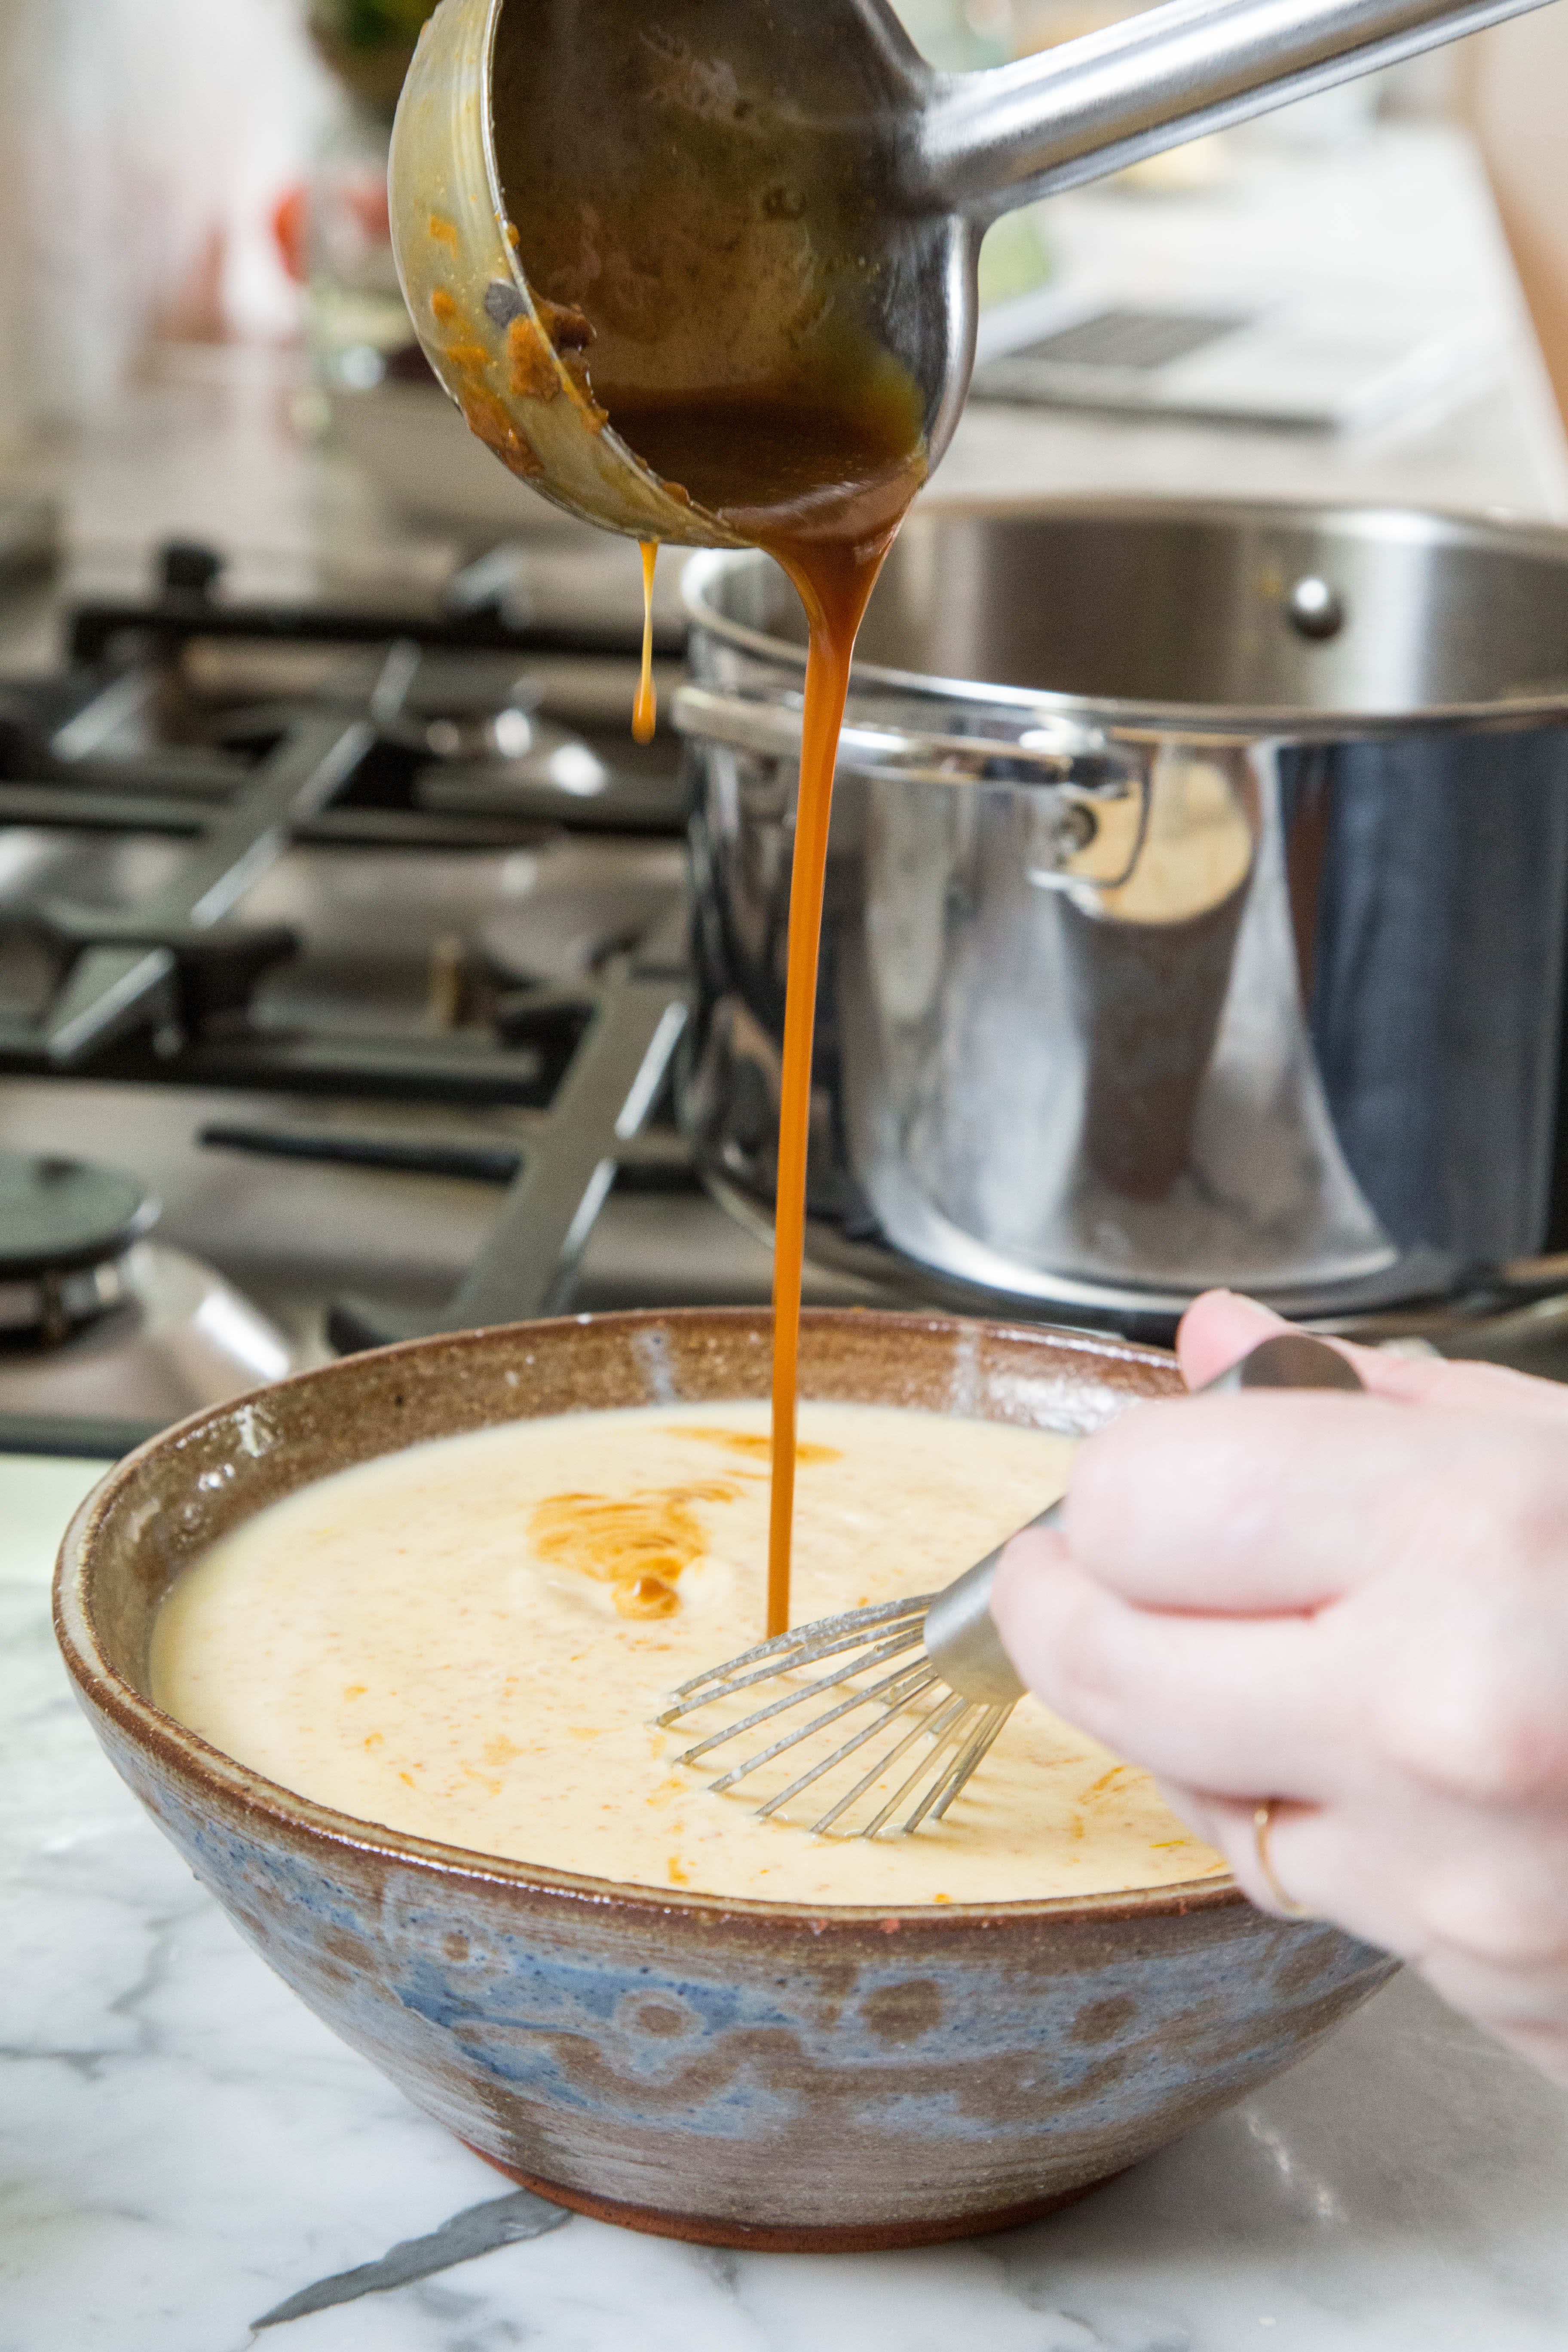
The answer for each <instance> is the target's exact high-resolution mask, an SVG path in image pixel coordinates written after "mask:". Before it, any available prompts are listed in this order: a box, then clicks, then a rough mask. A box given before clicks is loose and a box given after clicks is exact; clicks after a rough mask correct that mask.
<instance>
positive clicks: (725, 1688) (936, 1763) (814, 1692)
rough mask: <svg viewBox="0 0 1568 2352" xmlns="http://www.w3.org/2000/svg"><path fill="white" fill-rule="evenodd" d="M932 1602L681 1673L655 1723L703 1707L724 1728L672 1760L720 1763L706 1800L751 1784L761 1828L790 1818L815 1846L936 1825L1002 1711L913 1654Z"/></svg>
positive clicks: (843, 1620) (924, 1599) (877, 1613)
mask: <svg viewBox="0 0 1568 2352" xmlns="http://www.w3.org/2000/svg"><path fill="white" fill-rule="evenodd" d="M930 1606H931V1595H930V1594H922V1595H920V1596H918V1597H915V1598H912V1599H910V1600H907V1601H889V1602H888V1603H887V1604H886V1605H885V1606H884V1607H882V1608H879V1609H858V1610H854V1611H852V1612H849V1613H847V1615H844V1616H840V1617H828V1618H824V1619H822V1620H820V1621H819V1622H817V1623H816V1624H814V1625H805V1626H802V1627H801V1628H800V1629H799V1630H798V1631H797V1632H795V1633H781V1634H779V1635H778V1636H777V1637H776V1638H775V1639H774V1640H773V1641H771V1642H763V1643H759V1644H758V1646H757V1647H756V1648H755V1649H754V1650H748V1651H746V1652H745V1653H744V1654H743V1655H742V1656H741V1657H738V1658H731V1660H730V1661H729V1662H728V1663H727V1664H724V1665H721V1666H715V1667H713V1668H711V1669H710V1671H709V1672H708V1673H706V1674H702V1675H696V1676H694V1677H693V1679H692V1680H691V1681H690V1682H689V1683H685V1684H683V1685H682V1686H681V1687H680V1689H679V1691H677V1692H676V1694H675V1698H674V1702H673V1704H672V1705H671V1706H669V1707H668V1708H667V1709H666V1711H665V1713H664V1714H663V1715H661V1716H660V1717H659V1718H658V1720H659V1723H660V1724H661V1725H663V1726H665V1727H669V1726H671V1725H674V1724H676V1723H679V1722H682V1721H684V1720H685V1719H686V1718H687V1717H692V1716H696V1715H698V1714H699V1713H705V1712H707V1711H709V1710H714V1711H716V1712H720V1713H721V1714H723V1715H724V1716H725V1717H727V1719H726V1720H725V1721H724V1722H723V1723H722V1724H721V1727H719V1728H717V1729H715V1730H713V1731H711V1732H710V1733H708V1734H707V1736H706V1737H705V1738H701V1739H699V1740H698V1741H697V1743H696V1745H695V1746H694V1747H691V1748H687V1750H686V1751H685V1753H684V1754H683V1755H682V1756H680V1757H679V1759H678V1761H679V1763H681V1764H685V1765H694V1766H695V1765H700V1764H701V1763H703V1762H704V1761H705V1760H706V1759H710V1758H711V1759H713V1760H714V1761H717V1762H721V1763H725V1764H726V1769H724V1770H723V1771H722V1772H721V1776H720V1778H719V1779H718V1780H715V1781H713V1783H712V1784H711V1785H712V1788H713V1790H714V1791H715V1792H716V1793H722V1792H723V1791H724V1790H729V1789H732V1788H734V1787H736V1786H737V1784H738V1783H739V1782H741V1781H742V1780H752V1781H753V1785H755V1786H756V1787H758V1788H763V1787H765V1788H766V1790H767V1794H766V1796H765V1798H764V1800H763V1803H762V1804H760V1805H759V1806H758V1807H757V1809H756V1810H757V1811H758V1813H759V1814H760V1816H761V1817H762V1818H763V1820H773V1819H774V1818H784V1819H787V1820H791V1821H795V1820H797V1819H798V1820H799V1821H800V1822H801V1824H802V1826H804V1827H806V1828H809V1829H810V1830H811V1831H812V1832H813V1833H814V1834H815V1835H816V1836H818V1837H827V1836H837V1837H879V1836H884V1835H886V1836H908V1835H910V1832H913V1831H915V1830H918V1829H919V1828H920V1826H921V1822H926V1821H940V1820H941V1819H942V1815H943V1814H944V1813H945V1812H946V1811H947V1810H948V1808H949V1806H950V1805H951V1804H952V1802H953V1801H954V1799H955V1798H956V1797H957V1796H958V1794H959V1792H960V1790H962V1789H963V1786H964V1784H965V1782H966V1781H967V1780H969V1778H970V1776H971V1775H972V1774H973V1772H974V1770H975V1769H976V1768H977V1767H978V1766H979V1764H980V1763H981V1762H982V1760H983V1759H984V1757H985V1755H986V1753H987V1752H988V1750H989V1749H990V1748H991V1746H992V1744H993V1742H994V1740H995V1738H996V1736H997V1734H998V1733H999V1732H1000V1730H1001V1728H1002V1726H1003V1725H1004V1723H1005V1721H1006V1719H1007V1717H1008V1716H1009V1714H1010V1713H1011V1712H1012V1708H1011V1705H1010V1704H1009V1705H1005V1706H1004V1705H987V1704H985V1703H984V1702H977V1701H975V1700H973V1699H969V1698H964V1697H963V1696H960V1695H959V1694H958V1693H956V1692H955V1691H953V1690H952V1689H951V1688H950V1687H949V1686H948V1685H947V1684H946V1683H944V1681H943V1680H942V1675H940V1674H939V1673H938V1672H937V1669H936V1667H935V1666H934V1665H933V1664H931V1659H930V1657H929V1655H928V1654H927V1651H926V1644H925V1622H926V1612H927V1611H928V1609H929V1608H930ZM818 1667H823V1668H825V1669H826V1671H825V1672H822V1673H817V1672H816V1668H818ZM764 1690H765V1693H766V1695H765V1696H763V1703H762V1704H761V1705H760V1706H749V1705H748V1704H747V1701H746V1698H745V1696H743V1695H744V1694H746V1693H752V1694H756V1695H758V1696H762V1695H763V1692H764ZM737 1707H739V1708H740V1709H741V1710H742V1711H741V1713H740V1714H739V1716H738V1717H737V1715H736V1713H735V1710H736V1708H737ZM775 1726H776V1727H777V1729H776V1731H775V1729H774V1727H775ZM731 1757H734V1758H736V1759H738V1760H736V1761H734V1762H728V1761H727V1759H729V1758H731ZM797 1768H798V1769H797ZM757 1776H761V1777H760V1778H758V1777H757ZM779 1781H782V1782H783V1783H784V1785H783V1786H774V1785H773V1784H774V1783H775V1782H779ZM802 1800H804V1801H805V1802H804V1804H803V1803H802V1802H801V1801H802ZM824 1800H826V1808H825V1810H824V1811H821V1812H820V1813H816V1814H815V1817H813V1814H814V1809H815V1808H816V1806H817V1805H819V1804H822V1803H823V1801H824Z"/></svg>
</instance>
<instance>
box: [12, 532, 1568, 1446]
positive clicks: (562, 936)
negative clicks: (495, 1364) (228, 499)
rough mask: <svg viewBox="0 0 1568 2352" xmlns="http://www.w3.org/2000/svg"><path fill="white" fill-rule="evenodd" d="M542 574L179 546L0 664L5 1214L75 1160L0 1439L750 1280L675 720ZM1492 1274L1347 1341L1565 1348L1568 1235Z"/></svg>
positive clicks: (1498, 1352)
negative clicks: (697, 969) (308, 587)
mask: <svg viewBox="0 0 1568 2352" xmlns="http://www.w3.org/2000/svg"><path fill="white" fill-rule="evenodd" d="M559 569H560V567H559V566H556V567H554V570H553V572H552V559H550V558H549V557H548V556H546V557H541V556H539V555H538V553H537V552H536V551H520V550H516V549H509V548H504V547H503V548H499V549H496V550H493V551H490V552H489V554H487V555H486V556H485V557H483V558H482V559H481V560H480V561H479V562H475V563H474V564H473V565H471V566H470V567H469V568H468V570H467V571H465V572H459V573H458V575H457V576H456V578H455V579H454V580H453V582H452V583H451V585H450V587H449V588H448V589H447V593H446V594H445V596H444V597H443V598H442V599H441V600H440V601H439V602H430V601H428V600H424V601H421V600H418V599H416V598H413V597H411V598H410V600H409V603H408V604H407V606H406V608H403V607H399V606H397V605H395V604H388V603H387V602H385V601H384V600H382V601H377V602H376V603H374V604H363V605H356V604H344V603H336V602H327V603H316V602H301V603H260V602H254V601H249V602H247V601H244V600H242V599H238V598H236V597H234V596H231V595H230V594H228V593H226V588H225V583H224V577H223V572H224V567H223V565H222V562H221V561H220V559H219V557H218V556H217V554H216V551H213V550H210V549H208V548H205V547H203V546H198V545H194V544H189V543H176V544H173V545H170V546H168V547H166V548H165V549H164V550H163V552H162V555H161V557H160V559H159V562H158V566H157V573H156V578H155V581H154V583H153V588H152V591H151V593H148V594H147V595H145V596H142V597H134V596H132V597H121V598H104V597H94V598H91V599H89V600H86V601H81V602H78V603H76V604H72V605H70V606H69V607H68V609H67V610H66V611H65V613H64V615H63V647H62V658H61V660H60V662H59V664H58V667H54V668H52V669H49V670H47V671H46V672H44V673H42V674H38V675H29V676H26V677H8V678H0V1154H5V1155H6V1156H5V1158H3V1159H0V1194H4V1195H5V1197H0V1226H3V1227H5V1230H6V1231H9V1230H10V1229H11V1228H12V1227H13V1226H15V1225H16V1217H15V1216H14V1215H13V1214H12V1209H13V1208H14V1207H15V1204H16V1202H18V1201H20V1200H22V1199H23V1198H24V1197H27V1198H32V1199H34V1200H35V1201H36V1200H37V1199H38V1198H41V1197H44V1196H45V1195H48V1196H49V1197H50V1198H51V1199H52V1200H53V1201H54V1202H55V1204H56V1205H57V1206H58V1204H59V1203H60V1202H62V1201H64V1200H65V1198H66V1197H67V1195H68V1194H71V1193H72V1191H73V1187H74V1188H77V1190H78V1191H79V1192H80V1195H81V1198H82V1200H83V1201H86V1200H88V1199H92V1200H94V1201H95V1202H96V1203H97V1206H96V1209H95V1212H94V1213H95V1214H96V1215H97V1216H98V1219H99V1223H100V1226H103V1227H104V1228H105V1230H103V1231H102V1232H100V1234H99V1235H98V1239H97V1241H96V1242H95V1243H94V1244H93V1246H92V1247H91V1248H90V1249H89V1251H88V1252H87V1254H86V1255H85V1256H84V1255H81V1254H80V1253H79V1252H78V1253H77V1254H76V1255H73V1244H72V1241H71V1236H70V1234H69V1233H68V1232H64V1234H63V1237H62V1236H61V1235H60V1234H54V1235H52V1236H51V1237H48V1238H47V1239H46V1240H44V1241H43V1242H41V1243H39V1244H38V1245H37V1246H36V1247H32V1246H30V1249H29V1250H23V1251H20V1253H18V1251H17V1250H15V1249H13V1250H12V1251H10V1253H9V1254H8V1255H7V1254H6V1252H5V1248H4V1247H3V1246H0V1452H5V1451H10V1452H19V1451H20V1452H31V1451H37V1452H49V1453H79V1454H93V1455H102V1454H112V1453H115V1452H119V1451H122V1450H124V1448H125V1447H127V1446H129V1445H131V1444H135V1443H137V1442H139V1441H140V1439H141V1438H142V1437H143V1436H144V1435H147V1434H150V1433H152V1432H153V1430H154V1429H156V1428H158V1427H162V1426H165V1425H166V1424H167V1423H168V1422H169V1421H170V1420H171V1419H173V1418H175V1417H177V1416H178V1414H180V1413H181V1412H185V1411H188V1410H192V1409H194V1408H195V1406H197V1405H199V1404H201V1403H204V1402H208V1401H209V1400H211V1399H214V1398H216V1397H221V1396H224V1395H229V1394H235V1393H238V1392H240V1391H243V1390H245V1389H247V1388H250V1387H253V1386H255V1385H256V1384H257V1383H258V1381H262V1380H267V1379H272V1378H276V1377H278V1376H279V1375H280V1374H282V1373H283V1372H286V1371H287V1370H290V1369H303V1368H305V1367H307V1366H309V1365H310V1364H313V1363H317V1362H321V1361H323V1360H326V1359H327V1358H329V1357H330V1356H331V1354H333V1353H334V1352H338V1353H341V1352H346V1351H350V1350H353V1349H359V1348H364V1347H370V1346H374V1345H378V1344H381V1343H383V1342H384V1341H387V1340H391V1339H400V1338H405V1337H410V1336H414V1335H415V1334H417V1333H420V1332H426V1331H435V1330H443V1329H461V1328H469V1327H472V1326H475V1325H479V1324H484V1323H493V1322H501V1321H510V1320H518V1319H524V1318H529V1317H531V1316H536V1315H541V1314H553V1313H560V1312H563V1311H566V1310H568V1309H573V1310H583V1311H591V1310H595V1309H609V1308H614V1307H668V1306H681V1305H723V1304H735V1305H742V1304H752V1303H758V1302H762V1301H764V1300H765V1299H766V1298H767V1297H768V1295H769V1290H770V1286H771V1272H772V1269H771V1263H770V1256H769V1253H768V1250H767V1248H766V1246H765V1242H764V1240H763V1238H760V1237H758V1236H757V1235H756V1234H752V1233H749V1232H747V1231H746V1230H744V1229H743V1228H742V1226H741V1225H740V1224H738V1223H735V1222H733V1221H732V1219H731V1217H730V1216H729V1215H728V1214H726V1213H725V1212H724V1211H722V1210H721V1209H720V1208H719V1207H718V1206H716V1205H715V1204H714V1202H712V1201H711V1200H710V1198H709V1197H708V1195H707V1193H706V1192H704V1190H703V1189H702V1187H701V1185H700V1182H699V1181H698V1179H697V1176H696V1174H695V1172H694V1171H693V1168H692V1164H691V1160H690V1158H689V1153H688V1150H687V1148H686V1145H685V1143H684V1140H683V1139H682V1137H681V1135H680V1133H679V1129H678V1126H677V1124H676V1119H675V1115H674V1103H673V1092H674V1087H673V1080H674V1074H675V1071H676V1068H677V1065H678V1061H679V1055H680V1052H681V1045H682V1039H683V1036H684V1034H685V1031H686V1026H687V1017H688V1010H689V971H688V929H689V925H688V910H687V862H686V855H685V846H684V839H683V835H684V830H685V824H686V814H687V794H686V788H685V784H684V782H683V778H682V772H681V763H680V759H679V750H678V746H677V744H676V741H675V739H674V738H673V736H672V735H670V734H668V733H667V732H664V731H662V730H661V731H660V732H659V733H658V735H657V736H656V738H655V740H654V741H653V743H652V744H651V745H649V746H647V747H646V748H639V747H637V745H635V744H634V743H633V741H632V740H631V736H630V730H629V723H628V722H629V713H630V710H631V706H632V701H633V698H634V694H635V689H636V679H637V659H638V656H639V652H640V643H639V629H638V618H639V616H638V614H637V610H636V608H635V605H633V604H627V603H626V602H625V601H624V600H619V599H617V598H616V596H615V595H614V594H612V595H610V596H608V597H605V596H604V595H602V594H601V593H599V592H598V587H597V583H596V580H595V587H594V590H593V593H589V594H587V595H584V594H582V593H575V594H574V593H564V594H563V593H561V588H562V583H561V579H560V577H559V576H556V575H557V574H558V573H559ZM672 584H673V583H668V585H672ZM668 585H667V595H666V601H665V603H664V604H663V606H662V608H661V616H660V621H659V625H658V634H657V639H656V644H657V650H658V668H659V672H660V683H661V685H662V687H663V688H665V689H666V690H667V694H668V689H669V688H672V687H673V685H674V683H675V680H676V678H677V677H678V676H679V667H678V665H679V659H680V656H681V652H682V645H683V627H682V624H681V620H680V614H679V605H678V604H676V603H675V601H674V600H673V598H671V597H669V596H668ZM51 1188H53V1190H52V1191H51ZM7 1201H9V1203H10V1206H7ZM116 1204H118V1209H119V1210H123V1212H124V1215H123V1218H122V1219H121V1222H120V1223H116V1222H115V1215H116V1213H117V1209H116ZM65 1222H66V1223H67V1224H68V1222H69V1221H68V1220H66V1221H65ZM35 1239H37V1236H35ZM3 1240H4V1236H3V1234H0V1244H3ZM23 1257H25V1258H26V1264H25V1265H23V1264H22V1263H21V1259H22V1258H23ZM13 1258H16V1260H17V1263H16V1264H15V1265H13V1263H12V1260H13ZM1505 1273H1506V1275H1507V1276H1508V1279H1507V1281H1506V1282H1505V1283H1504V1286H1503V1287H1502V1289H1501V1290H1499V1289H1498V1288H1497V1283H1496V1279H1495V1276H1489V1278H1488V1282H1487V1283H1479V1284H1478V1285H1477V1286H1474V1287H1473V1288H1472V1289H1471V1290H1470V1291H1468V1292H1467V1293H1466V1294H1465V1295H1464V1296H1461V1297H1455V1298H1452V1299H1450V1300H1449V1301H1447V1302H1446V1303H1445V1304H1444V1305H1442V1306H1440V1307H1437V1308H1436V1309H1434V1310H1431V1311H1426V1310H1420V1311H1416V1312H1414V1313H1411V1314H1405V1315H1384V1316H1382V1317H1379V1318H1374V1319H1373V1321H1371V1322H1367V1321H1366V1319H1365V1318H1363V1322H1362V1325H1361V1327H1359V1328H1360V1329H1361V1334H1362V1336H1365V1337H1368V1338H1376V1339H1385V1340H1394V1341H1401V1340H1403V1341H1405V1343H1407V1344H1416V1345H1425V1344H1429V1343H1430V1342H1431V1341H1433V1340H1436V1342H1437V1344H1438V1345H1440V1346H1442V1347H1443V1348H1444V1349H1446V1350H1447V1352H1451V1353H1456V1354H1458V1353H1464V1354H1481V1355H1489V1356H1492V1357H1494V1358H1498V1359H1500V1360H1504V1361H1519V1362H1523V1363H1526V1364H1527V1365H1528V1366H1529V1367H1530V1368H1531V1369H1532V1370H1546V1371H1551V1372H1554V1373H1559V1374H1563V1373H1564V1372H1568V1337H1565V1336H1564V1335H1565V1334H1568V1289H1565V1287H1564V1286H1565V1285H1568V1258H1564V1259H1552V1260H1542V1261H1531V1263H1530V1264H1529V1265H1521V1266H1519V1267H1517V1268H1510V1269H1505ZM806 1297H807V1299H808V1301H809V1302H810V1303H814V1304H844V1303H848V1302H853V1301H856V1300H860V1301H865V1302H877V1303H883V1304H903V1305H909V1304H910V1303H911V1295H910V1293H909V1292H908V1291H907V1290H906V1291H904V1292H901V1293H900V1296H899V1297H898V1298H897V1299H894V1298H892V1297H890V1295H889V1293H887V1292H886V1291H883V1290H879V1288H878V1287H876V1286H875V1284H874V1281H873V1280H872V1279H870V1278H866V1279H862V1278H860V1277H859V1276H856V1275H853V1274H840V1273H830V1272H827V1271H825V1270H821V1269H816V1270H813V1269H808V1272H807V1277H806ZM7 1301H8V1302H9V1305H7ZM914 1303H918V1301H915V1302H914ZM931 1303H933V1304H937V1303H940V1301H938V1300H936V1299H934V1298H933V1300H932V1301H931Z"/></svg>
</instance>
